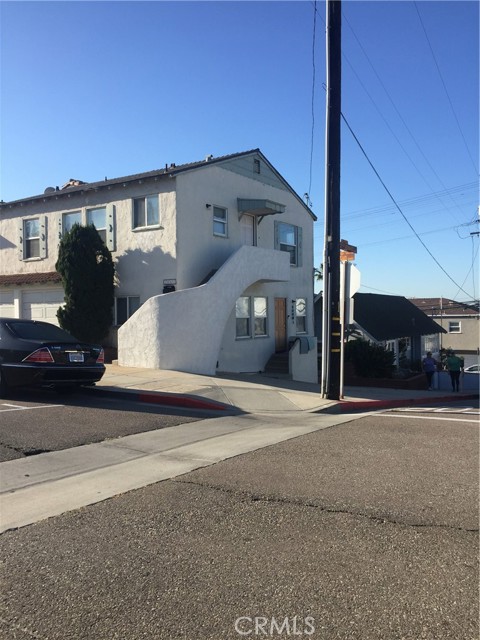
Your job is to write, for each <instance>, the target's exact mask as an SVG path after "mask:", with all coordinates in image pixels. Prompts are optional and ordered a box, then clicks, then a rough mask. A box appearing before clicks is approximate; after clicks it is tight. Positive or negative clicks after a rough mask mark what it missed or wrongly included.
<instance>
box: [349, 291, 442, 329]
mask: <svg viewBox="0 0 480 640" xmlns="http://www.w3.org/2000/svg"><path fill="white" fill-rule="evenodd" d="M353 299H354V306H353V314H354V318H355V322H356V323H357V324H358V325H359V326H360V327H361V328H362V329H364V330H365V331H366V332H367V333H368V334H370V335H371V336H372V338H374V339H375V340H378V341H382V340H394V339H396V338H407V337H416V336H426V335H432V334H435V333H446V331H445V329H443V328H442V327H441V326H440V325H439V324H437V323H436V322H434V321H433V320H432V319H431V318H429V317H428V316H427V315H426V314H425V313H423V311H421V310H420V309H419V308H418V307H416V306H415V305H414V304H412V303H411V302H410V301H409V300H407V299H406V298H404V297H403V296H387V295H380V294H377V293H356V294H355V295H354V296H353Z"/></svg>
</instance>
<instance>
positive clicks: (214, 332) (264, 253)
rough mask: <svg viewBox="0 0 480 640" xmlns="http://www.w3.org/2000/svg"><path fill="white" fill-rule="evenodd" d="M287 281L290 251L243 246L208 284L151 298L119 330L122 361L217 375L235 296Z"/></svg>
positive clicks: (157, 367) (119, 359)
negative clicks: (251, 288) (255, 287)
mask: <svg viewBox="0 0 480 640" xmlns="http://www.w3.org/2000/svg"><path fill="white" fill-rule="evenodd" d="M288 280H290V259H289V254H288V253H286V252H283V251H274V250H271V249H262V248H260V247H252V246H243V247H241V248H240V249H238V250H237V251H236V252H235V253H234V254H232V256H230V258H229V259H228V260H227V261H226V262H225V263H224V264H223V265H222V267H221V268H220V269H219V270H218V271H217V272H216V273H215V275H214V276H213V277H212V278H211V279H210V280H209V281H208V282H207V283H206V284H204V285H201V286H199V287H195V288H192V289H183V290H181V291H176V292H174V293H167V294H163V295H158V296H154V297H152V298H149V299H148V300H147V301H146V302H145V303H144V304H143V305H142V306H141V307H140V309H139V310H138V311H137V312H136V313H135V314H134V315H133V316H132V317H131V318H130V319H129V320H128V321H127V322H126V323H125V324H124V325H122V326H121V327H120V329H119V331H118V362H119V364H120V365H123V366H129V367H147V368H150V369H176V370H179V371H188V372H190V373H203V374H206V375H215V370H216V363H217V360H218V354H219V351H220V345H221V341H222V337H223V331H224V328H225V324H226V322H227V320H228V318H229V316H230V314H231V312H232V309H233V307H234V305H235V302H236V300H237V298H238V297H239V296H241V295H242V293H243V292H244V291H245V289H247V288H248V287H249V286H251V285H252V284H254V283H255V282H259V281H262V282H286V281H288Z"/></svg>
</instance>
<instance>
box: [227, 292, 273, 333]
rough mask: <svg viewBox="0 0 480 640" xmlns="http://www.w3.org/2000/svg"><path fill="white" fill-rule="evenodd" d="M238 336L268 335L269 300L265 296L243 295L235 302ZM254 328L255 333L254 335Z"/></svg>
mask: <svg viewBox="0 0 480 640" xmlns="http://www.w3.org/2000/svg"><path fill="white" fill-rule="evenodd" d="M235 322H236V337H237V338H252V337H254V338H260V337H264V336H267V335H268V300H267V298H266V297H264V296H253V297H250V296H241V297H240V298H238V300H237V302H236V304H235ZM252 330H253V335H252Z"/></svg>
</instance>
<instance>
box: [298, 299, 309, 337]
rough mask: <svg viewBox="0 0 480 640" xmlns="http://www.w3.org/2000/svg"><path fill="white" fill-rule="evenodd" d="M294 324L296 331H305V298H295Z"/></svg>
mask: <svg viewBox="0 0 480 640" xmlns="http://www.w3.org/2000/svg"><path fill="white" fill-rule="evenodd" d="M295 326H296V331H297V333H307V301H306V300H305V298H297V299H296V300H295Z"/></svg>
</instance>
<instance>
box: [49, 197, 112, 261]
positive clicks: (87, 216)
mask: <svg viewBox="0 0 480 640" xmlns="http://www.w3.org/2000/svg"><path fill="white" fill-rule="evenodd" d="M75 224H79V225H85V224H87V225H89V224H93V226H94V227H95V229H96V230H97V231H98V233H99V235H100V237H101V239H102V240H103V242H104V243H105V245H106V246H107V247H108V249H109V250H110V251H115V206H114V205H113V204H107V205H105V206H103V207H95V208H92V209H83V208H82V209H78V210H76V211H65V213H62V214H60V217H59V218H58V240H59V242H60V241H61V239H62V237H63V236H64V235H65V234H66V233H67V232H69V231H71V230H72V228H73V226H74V225H75Z"/></svg>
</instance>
